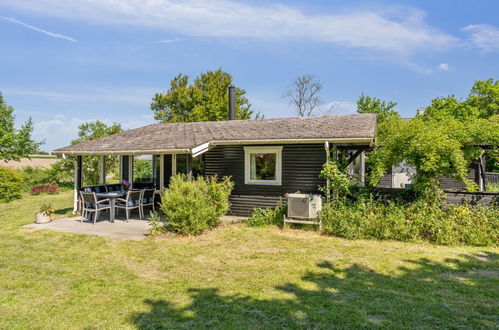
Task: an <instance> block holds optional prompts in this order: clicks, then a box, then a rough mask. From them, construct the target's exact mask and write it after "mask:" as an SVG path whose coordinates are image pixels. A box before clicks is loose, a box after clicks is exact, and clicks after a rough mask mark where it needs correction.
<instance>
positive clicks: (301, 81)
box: [283, 74, 322, 117]
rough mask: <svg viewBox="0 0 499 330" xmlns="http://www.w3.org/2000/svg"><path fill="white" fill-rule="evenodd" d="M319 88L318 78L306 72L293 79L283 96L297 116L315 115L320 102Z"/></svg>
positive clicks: (320, 87)
mask: <svg viewBox="0 0 499 330" xmlns="http://www.w3.org/2000/svg"><path fill="white" fill-rule="evenodd" d="M321 90H322V84H321V82H320V80H319V79H318V78H316V77H315V76H314V75H311V74H306V75H303V76H300V77H298V78H296V79H295V80H293V82H291V84H290V85H289V87H288V90H287V91H286V93H285V94H284V95H283V97H284V98H287V99H288V101H289V104H290V105H291V106H292V107H294V108H295V109H296V113H297V114H298V116H300V117H309V116H316V115H318V111H317V110H318V107H319V106H320V105H321V104H322V100H321V97H320V93H321Z"/></svg>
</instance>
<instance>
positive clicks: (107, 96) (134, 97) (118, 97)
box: [4, 88, 159, 106]
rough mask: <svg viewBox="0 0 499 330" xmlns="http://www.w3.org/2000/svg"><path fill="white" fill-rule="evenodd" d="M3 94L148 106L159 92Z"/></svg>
mask: <svg viewBox="0 0 499 330" xmlns="http://www.w3.org/2000/svg"><path fill="white" fill-rule="evenodd" d="M4 92H5V94H8V95H20V96H31V97H41V98H45V99H49V100H51V101H56V102H77V101H79V102H81V101H85V102H87V103H89V102H126V103H134V104H138V105H143V106H148V105H149V103H150V102H151V99H152V97H153V96H154V94H155V93H157V92H159V90H156V89H152V88H151V89H147V88H145V89H140V88H121V89H116V88H112V89H106V88H100V89H99V90H95V91H87V92H86V93H66V92H53V91H43V90H19V89H4Z"/></svg>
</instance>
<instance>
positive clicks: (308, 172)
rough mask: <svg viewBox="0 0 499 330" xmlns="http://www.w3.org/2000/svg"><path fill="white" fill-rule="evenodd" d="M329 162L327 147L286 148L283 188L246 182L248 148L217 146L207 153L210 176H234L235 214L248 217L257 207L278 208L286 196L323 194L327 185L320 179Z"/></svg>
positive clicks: (284, 151)
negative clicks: (325, 165) (324, 166)
mask: <svg viewBox="0 0 499 330" xmlns="http://www.w3.org/2000/svg"><path fill="white" fill-rule="evenodd" d="M266 146H267V145H266ZM325 162H326V152H325V150H324V145H323V144H296V145H294V144H293V145H283V149H282V185H280V186H267V185H247V184H245V183H244V146H239V145H238V146H217V147H215V148H213V149H211V150H210V151H208V152H206V153H205V158H204V171H205V174H206V175H215V174H216V175H218V176H231V177H232V180H233V181H234V184H235V185H234V190H233V192H232V196H231V203H232V207H231V213H232V214H236V215H248V214H249V213H251V211H252V209H253V208H254V207H265V206H271V205H275V202H276V201H278V200H279V197H284V194H285V193H293V192H297V191H300V192H302V193H319V189H318V188H319V186H324V185H325V184H326V181H325V180H324V179H322V178H320V177H319V174H320V172H321V170H322V165H324V163H325Z"/></svg>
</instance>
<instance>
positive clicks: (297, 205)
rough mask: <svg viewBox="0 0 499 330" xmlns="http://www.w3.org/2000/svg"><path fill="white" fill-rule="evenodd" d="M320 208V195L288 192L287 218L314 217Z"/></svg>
mask: <svg viewBox="0 0 499 330" xmlns="http://www.w3.org/2000/svg"><path fill="white" fill-rule="evenodd" d="M321 208H322V199H321V196H320V195H309V194H288V218H290V219H316V218H317V215H318V213H319V211H320V210H321ZM289 222H290V221H289ZM299 223H302V222H299ZM314 224H315V223H314Z"/></svg>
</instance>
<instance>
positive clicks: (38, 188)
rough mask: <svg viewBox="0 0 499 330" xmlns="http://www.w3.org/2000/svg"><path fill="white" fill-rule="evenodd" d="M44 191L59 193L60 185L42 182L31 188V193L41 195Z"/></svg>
mask: <svg viewBox="0 0 499 330" xmlns="http://www.w3.org/2000/svg"><path fill="white" fill-rule="evenodd" d="M42 193H46V194H57V193H59V187H57V186H55V185H53V184H41V185H38V186H33V187H31V189H30V194H31V195H39V194H42Z"/></svg>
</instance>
